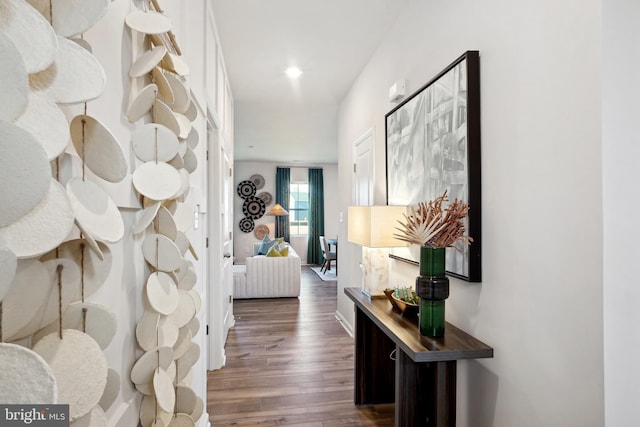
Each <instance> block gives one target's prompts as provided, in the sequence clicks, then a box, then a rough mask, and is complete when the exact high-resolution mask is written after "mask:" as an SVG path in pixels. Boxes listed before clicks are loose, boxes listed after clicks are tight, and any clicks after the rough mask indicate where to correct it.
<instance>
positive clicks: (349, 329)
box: [336, 311, 353, 338]
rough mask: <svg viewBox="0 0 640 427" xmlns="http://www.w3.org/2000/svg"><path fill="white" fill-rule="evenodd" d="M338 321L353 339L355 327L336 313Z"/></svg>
mask: <svg viewBox="0 0 640 427" xmlns="http://www.w3.org/2000/svg"><path fill="white" fill-rule="evenodd" d="M336 319H337V320H338V322H340V324H341V325H342V327H343V328H344V330H345V331H347V333H348V334H349V336H350V337H351V338H353V327H352V326H351V325H350V324H349V322H347V319H345V318H344V316H343V315H342V314H340V312H339V311H336Z"/></svg>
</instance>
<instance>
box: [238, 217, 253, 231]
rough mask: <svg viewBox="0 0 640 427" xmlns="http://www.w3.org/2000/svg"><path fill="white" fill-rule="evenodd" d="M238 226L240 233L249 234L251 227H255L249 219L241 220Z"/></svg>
mask: <svg viewBox="0 0 640 427" xmlns="http://www.w3.org/2000/svg"><path fill="white" fill-rule="evenodd" d="M238 226H239V227H240V231H243V232H245V233H250V232H251V231H252V230H253V227H255V224H254V223H253V219H251V218H242V219H241V220H240V223H239V224H238Z"/></svg>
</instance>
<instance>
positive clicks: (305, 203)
mask: <svg viewBox="0 0 640 427" xmlns="http://www.w3.org/2000/svg"><path fill="white" fill-rule="evenodd" d="M289 194H290V195H289V234H291V235H292V236H307V235H308V234H309V184H308V183H297V184H290V185H289Z"/></svg>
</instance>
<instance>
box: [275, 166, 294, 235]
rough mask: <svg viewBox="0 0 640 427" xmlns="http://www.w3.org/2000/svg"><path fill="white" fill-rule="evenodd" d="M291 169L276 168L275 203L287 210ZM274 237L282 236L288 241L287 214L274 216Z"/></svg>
mask: <svg viewBox="0 0 640 427" xmlns="http://www.w3.org/2000/svg"><path fill="white" fill-rule="evenodd" d="M290 181H291V170H290V169H289V168H277V169H276V203H280V206H282V207H283V208H285V209H286V210H289V182H290ZM275 237H276V238H278V237H284V240H285V242H290V241H291V240H290V236H289V216H286V215H285V216H277V217H276V236H275Z"/></svg>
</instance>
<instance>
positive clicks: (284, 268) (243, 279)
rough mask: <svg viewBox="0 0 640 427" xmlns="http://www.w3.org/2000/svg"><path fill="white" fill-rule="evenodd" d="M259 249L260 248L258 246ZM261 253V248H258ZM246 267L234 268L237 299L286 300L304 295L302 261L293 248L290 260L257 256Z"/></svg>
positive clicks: (234, 290) (234, 289) (234, 293)
mask: <svg viewBox="0 0 640 427" xmlns="http://www.w3.org/2000/svg"><path fill="white" fill-rule="evenodd" d="M257 246H259V244H257ZM254 253H257V247H256V248H254ZM245 262H246V264H245V265H234V266H233V297H234V298H235V299H247V298H282V297H297V296H299V295H300V266H301V262H300V257H299V256H298V254H297V253H296V252H295V251H294V250H293V248H292V247H291V246H289V256H286V257H267V256H265V255H254V256H252V257H248V258H247V259H246V261H245Z"/></svg>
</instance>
